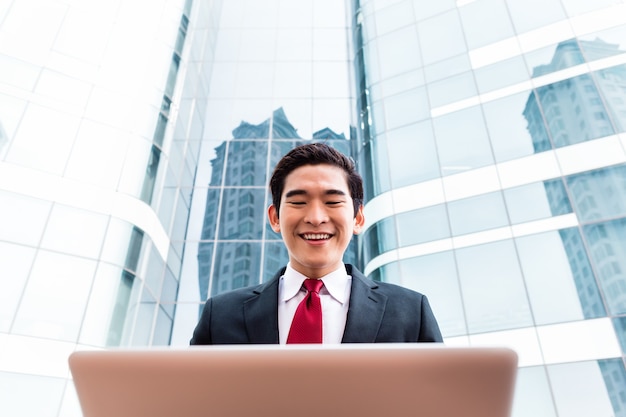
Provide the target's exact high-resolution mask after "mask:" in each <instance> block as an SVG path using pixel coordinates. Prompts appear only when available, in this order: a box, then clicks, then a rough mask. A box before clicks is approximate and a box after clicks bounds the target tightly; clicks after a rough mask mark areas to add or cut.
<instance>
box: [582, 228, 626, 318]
mask: <svg viewBox="0 0 626 417" xmlns="http://www.w3.org/2000/svg"><path fill="white" fill-rule="evenodd" d="M583 233H584V235H585V240H586V243H587V248H588V250H589V255H590V257H591V259H592V261H593V265H594V270H595V271H596V274H597V275H598V279H599V282H600V286H601V287H602V291H603V293H604V300H605V302H606V304H607V305H608V308H609V310H610V312H611V314H614V315H617V314H624V313H626V244H625V242H626V219H619V220H613V221H611V222H606V223H596V224H592V225H589V226H584V227H583Z"/></svg>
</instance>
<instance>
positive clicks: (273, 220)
mask: <svg viewBox="0 0 626 417" xmlns="http://www.w3.org/2000/svg"><path fill="white" fill-rule="evenodd" d="M267 218H268V219H269V222H270V226H272V230H273V231H275V232H276V233H280V222H279V221H278V211H276V207H274V205H273V204H272V205H270V206H269V207H268V208H267Z"/></svg>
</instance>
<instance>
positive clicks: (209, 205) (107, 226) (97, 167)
mask: <svg viewBox="0 0 626 417" xmlns="http://www.w3.org/2000/svg"><path fill="white" fill-rule="evenodd" d="M625 16H626V3H625V2H624V1H623V0H596V1H593V2H592V1H581V0H541V1H539V0H455V1H453V0H440V1H427V0H350V1H345V2H342V1H337V0H228V1H222V0H208V1H192V0H156V1H130V2H129V1H121V0H112V1H106V2H105V1H102V2H99V1H93V0H79V1H68V0H0V414H2V415H5V414H6V415H11V416H29V417H30V416H34V415H36V416H44V417H45V416H64V417H65V416H79V415H80V410H79V408H78V403H77V400H76V397H75V393H74V389H73V386H72V383H71V380H70V378H69V373H68V369H67V356H68V355H69V354H70V353H71V352H72V351H74V350H76V349H100V348H105V347H109V346H146V345H173V346H186V345H187V344H188V341H189V338H190V336H191V333H192V331H193V328H194V327H195V324H196V322H197V319H198V315H199V312H200V309H201V307H202V304H203V302H204V301H205V300H206V299H207V298H208V297H209V296H212V295H215V294H218V293H221V292H224V291H228V290H231V289H234V288H239V287H242V286H245V285H249V284H253V283H259V282H263V281H264V280H267V279H269V278H271V276H273V275H274V274H275V273H276V272H277V270H278V269H279V268H280V267H281V266H283V265H284V264H285V263H286V260H287V254H286V251H285V249H284V247H283V245H282V243H281V240H280V236H279V235H277V234H276V233H274V232H273V231H272V230H271V228H270V227H269V225H268V224H267V222H266V209H267V206H268V205H269V203H270V196H269V194H268V190H267V187H266V183H267V180H268V178H269V176H270V175H271V170H272V168H273V166H274V164H275V163H276V162H277V161H278V159H279V158H280V157H281V156H282V155H283V154H284V153H286V152H287V151H288V150H289V149H291V148H292V147H293V146H295V145H297V144H300V143H304V142H308V141H325V142H327V143H330V144H331V145H332V146H335V147H337V148H338V149H340V150H342V151H343V152H345V153H348V154H351V155H352V156H353V158H354V159H355V160H356V161H357V166H358V169H359V170H360V172H361V173H362V175H363V177H364V179H365V185H366V207H365V217H366V222H367V223H366V226H365V230H364V231H363V233H362V234H361V235H360V236H358V238H355V239H353V242H352V246H351V247H350V248H349V250H348V252H347V253H346V257H345V261H346V262H350V263H354V264H356V265H357V266H358V267H359V268H360V269H361V270H362V271H363V272H365V273H366V274H367V275H369V276H370V277H371V278H373V279H375V280H382V281H387V282H392V283H396V284H399V285H402V286H406V287H408V288H412V289H415V290H418V291H420V292H423V293H425V294H427V295H428V297H429V299H430V303H431V306H432V308H433V310H434V312H435V314H436V316H437V317H438V320H439V323H440V326H441V328H442V331H443V334H444V339H445V342H446V344H448V345H452V346H466V345H472V346H474V345H476V346H479V345H505V346H510V347H513V348H514V349H515V350H516V351H517V352H518V353H519V356H520V369H519V377H518V381H517V388H516V397H515V404H514V411H513V416H514V417H530V416H532V417H536V416H548V417H578V416H580V417H582V416H585V417H587V416H590V415H593V416H596V415H607V416H608V415H612V416H626V371H625V367H624V359H625V358H626V356H625V352H626V261H625V260H626V17H625ZM34 397H36V398H37V399H38V401H32V398H34Z"/></svg>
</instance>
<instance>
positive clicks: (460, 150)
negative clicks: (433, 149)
mask: <svg viewBox="0 0 626 417" xmlns="http://www.w3.org/2000/svg"><path fill="white" fill-rule="evenodd" d="M433 128H434V131H435V139H436V141H437V149H438V151H439V161H440V164H441V172H442V174H443V175H444V176H445V175H451V174H456V173H458V172H462V171H467V170H470V169H474V168H479V167H483V166H487V165H491V164H493V154H492V151H491V146H490V144H489V139H488V137H487V130H486V129H485V124H484V122H483V115H482V111H481V109H480V108H479V107H471V108H469V109H465V110H461V111H458V112H454V113H450V114H447V115H445V116H441V117H437V118H435V119H433Z"/></svg>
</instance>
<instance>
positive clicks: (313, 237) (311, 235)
mask: <svg viewBox="0 0 626 417" xmlns="http://www.w3.org/2000/svg"><path fill="white" fill-rule="evenodd" d="M304 238H305V239H306V240H323V239H330V235H329V234H327V233H306V234H305V235H304Z"/></svg>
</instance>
